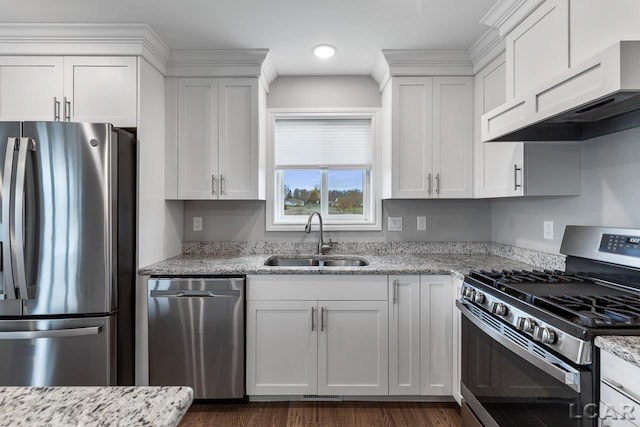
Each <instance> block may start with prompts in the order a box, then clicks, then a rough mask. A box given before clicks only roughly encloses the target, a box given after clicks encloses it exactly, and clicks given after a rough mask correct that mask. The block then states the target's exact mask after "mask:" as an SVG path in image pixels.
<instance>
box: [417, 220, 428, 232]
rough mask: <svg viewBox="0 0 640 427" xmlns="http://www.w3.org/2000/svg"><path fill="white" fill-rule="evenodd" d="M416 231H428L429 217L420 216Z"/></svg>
mask: <svg viewBox="0 0 640 427" xmlns="http://www.w3.org/2000/svg"><path fill="white" fill-rule="evenodd" d="M416 229H417V230H418V231H425V230H426V229H427V217H426V216H419V217H418V221H417V224H416Z"/></svg>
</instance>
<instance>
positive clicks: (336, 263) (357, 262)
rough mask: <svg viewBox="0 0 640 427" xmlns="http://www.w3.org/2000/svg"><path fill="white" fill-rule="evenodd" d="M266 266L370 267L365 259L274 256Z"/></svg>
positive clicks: (267, 261) (266, 262) (268, 260)
mask: <svg viewBox="0 0 640 427" xmlns="http://www.w3.org/2000/svg"><path fill="white" fill-rule="evenodd" d="M264 265H266V266H270V267H363V266H366V265H369V262H368V261H367V260H366V259H364V258H321V257H290V256H272V257H269V258H268V259H267V260H266V261H265V262H264Z"/></svg>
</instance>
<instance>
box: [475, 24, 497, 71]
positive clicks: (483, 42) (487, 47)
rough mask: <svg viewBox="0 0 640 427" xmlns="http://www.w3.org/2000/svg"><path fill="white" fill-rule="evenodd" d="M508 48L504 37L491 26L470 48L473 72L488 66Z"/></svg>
mask: <svg viewBox="0 0 640 427" xmlns="http://www.w3.org/2000/svg"><path fill="white" fill-rule="evenodd" d="M505 50H506V42H505V39H504V37H500V36H499V35H498V30H497V29H496V28H489V29H487V31H485V32H484V33H483V34H482V35H481V36H480V37H479V38H478V40H476V42H475V43H474V44H473V45H471V47H470V48H469V56H470V57H471V63H472V64H473V74H474V75H475V74H477V73H478V71H480V70H481V69H483V68H484V67H486V66H487V64H489V63H490V62H491V61H493V60H494V59H496V58H497V57H498V56H500V55H501V54H502V53H503V52H504V51H505Z"/></svg>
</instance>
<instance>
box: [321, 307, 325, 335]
mask: <svg viewBox="0 0 640 427" xmlns="http://www.w3.org/2000/svg"><path fill="white" fill-rule="evenodd" d="M320 330H321V331H324V307H320Z"/></svg>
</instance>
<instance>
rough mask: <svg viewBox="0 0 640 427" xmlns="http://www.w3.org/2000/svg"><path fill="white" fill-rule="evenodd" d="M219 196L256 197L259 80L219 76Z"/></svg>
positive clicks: (231, 197)
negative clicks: (220, 77)
mask: <svg viewBox="0 0 640 427" xmlns="http://www.w3.org/2000/svg"><path fill="white" fill-rule="evenodd" d="M218 93H219V112H220V121H219V150H220V151H219V173H220V180H221V181H220V198H221V199H257V198H258V177H257V175H258V81H257V80H256V79H220V80H219V83H218Z"/></svg>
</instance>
